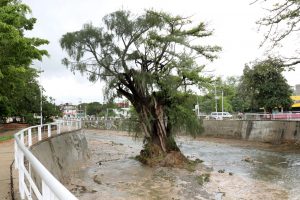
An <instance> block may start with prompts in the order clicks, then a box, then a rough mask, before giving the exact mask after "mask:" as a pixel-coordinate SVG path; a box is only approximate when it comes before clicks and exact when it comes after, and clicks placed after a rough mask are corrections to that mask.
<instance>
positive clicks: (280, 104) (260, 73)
mask: <svg viewBox="0 0 300 200" xmlns="http://www.w3.org/2000/svg"><path fill="white" fill-rule="evenodd" d="M283 71H284V64H283V62H282V61H281V60H278V59H274V58H268V59H267V60H263V61H260V62H256V63H254V64H253V66H252V67H249V66H248V65H246V66H245V68H244V72H243V76H242V78H241V83H240V87H241V90H240V91H239V95H241V96H243V97H244V98H245V101H247V102H248V105H249V108H248V109H249V110H259V109H260V108H264V109H265V111H267V112H272V109H274V108H277V109H280V108H283V109H285V110H288V109H289V108H290V105H291V104H292V100H291V98H290V96H291V95H292V90H291V88H290V86H289V85H288V84H287V81H286V79H285V78H284V76H283V75H282V72H283Z"/></svg>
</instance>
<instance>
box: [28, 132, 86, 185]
mask: <svg viewBox="0 0 300 200" xmlns="http://www.w3.org/2000/svg"><path fill="white" fill-rule="evenodd" d="M31 152H32V153H33V154H34V156H35V157H36V158H37V159H38V160H39V161H40V162H41V163H42V164H43V165H44V166H45V167H46V168H47V169H48V170H49V171H50V172H51V173H52V174H53V175H54V177H55V178H57V179H58V180H59V181H60V182H61V183H64V184H65V183H68V182H69V181H70V177H71V176H72V175H73V174H74V173H75V172H76V171H77V170H78V169H79V168H80V166H81V164H83V163H84V162H85V161H87V160H88V158H89V154H90V153H89V150H88V145H87V140H86V138H85V136H84V134H83V133H82V130H79V131H75V132H67V133H62V134H60V135H56V136H54V137H50V138H48V139H46V140H43V141H41V142H39V143H37V144H35V145H33V146H32V147H31ZM32 174H33V178H34V180H35V182H36V183H37V185H38V187H40V186H41V181H40V180H39V178H37V177H36V176H35V175H34V174H35V173H34V171H33V172H32Z"/></svg>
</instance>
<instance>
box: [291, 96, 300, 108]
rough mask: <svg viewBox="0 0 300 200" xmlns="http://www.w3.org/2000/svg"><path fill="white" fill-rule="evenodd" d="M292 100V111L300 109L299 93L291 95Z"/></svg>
mask: <svg viewBox="0 0 300 200" xmlns="http://www.w3.org/2000/svg"><path fill="white" fill-rule="evenodd" d="M291 99H292V100H293V102H294V103H293V105H292V110H293V111H300V95H298V96H291Z"/></svg>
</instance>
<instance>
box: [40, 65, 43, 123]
mask: <svg viewBox="0 0 300 200" xmlns="http://www.w3.org/2000/svg"><path fill="white" fill-rule="evenodd" d="M42 64H43V63H42V62H41V65H40V90H41V102H40V112H41V115H40V124H41V126H42V125H43V87H42V72H43V71H42Z"/></svg>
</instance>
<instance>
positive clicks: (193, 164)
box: [185, 158, 203, 172]
mask: <svg viewBox="0 0 300 200" xmlns="http://www.w3.org/2000/svg"><path fill="white" fill-rule="evenodd" d="M198 163H203V160H200V159H198V158H197V159H196V160H189V161H188V163H187V165H186V167H185V168H186V169H187V170H188V171H190V172H194V171H195V170H196V166H197V164H198Z"/></svg>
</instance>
